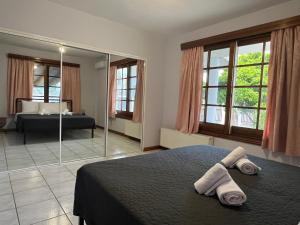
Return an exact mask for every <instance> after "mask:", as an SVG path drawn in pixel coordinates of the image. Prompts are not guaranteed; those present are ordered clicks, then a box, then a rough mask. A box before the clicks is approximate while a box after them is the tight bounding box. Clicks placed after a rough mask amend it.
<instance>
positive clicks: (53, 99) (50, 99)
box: [49, 97, 59, 102]
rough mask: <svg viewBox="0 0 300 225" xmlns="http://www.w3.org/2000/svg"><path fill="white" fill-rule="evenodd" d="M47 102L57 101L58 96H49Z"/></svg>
mask: <svg viewBox="0 0 300 225" xmlns="http://www.w3.org/2000/svg"><path fill="white" fill-rule="evenodd" d="M49 102H59V98H56V97H49Z"/></svg>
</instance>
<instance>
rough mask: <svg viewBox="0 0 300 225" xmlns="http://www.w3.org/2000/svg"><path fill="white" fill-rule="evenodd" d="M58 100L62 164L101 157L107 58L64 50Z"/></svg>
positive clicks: (103, 150)
mask: <svg viewBox="0 0 300 225" xmlns="http://www.w3.org/2000/svg"><path fill="white" fill-rule="evenodd" d="M63 62H64V63H63V73H62V74H63V75H62V98H63V99H65V100H67V101H69V102H70V103H72V110H69V111H68V110H64V109H63V110H62V161H63V162H66V161H72V160H82V159H86V158H94V157H100V156H104V154H105V132H104V124H105V109H106V93H107V90H106V86H107V65H108V55H107V54H104V53H99V52H94V51H87V50H83V49H78V48H72V47H64V53H63Z"/></svg>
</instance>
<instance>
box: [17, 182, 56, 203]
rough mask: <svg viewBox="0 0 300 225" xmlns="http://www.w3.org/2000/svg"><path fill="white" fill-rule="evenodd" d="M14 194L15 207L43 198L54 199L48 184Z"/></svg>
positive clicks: (36, 201)
mask: <svg viewBox="0 0 300 225" xmlns="http://www.w3.org/2000/svg"><path fill="white" fill-rule="evenodd" d="M14 196H15V200H16V205H17V207H21V206H24V205H29V204H33V203H38V202H40V201H43V200H48V199H54V196H53V194H52V192H51V191H50V189H49V188H48V186H46V187H39V188H34V189H30V190H26V191H21V192H17V193H15V194H14Z"/></svg>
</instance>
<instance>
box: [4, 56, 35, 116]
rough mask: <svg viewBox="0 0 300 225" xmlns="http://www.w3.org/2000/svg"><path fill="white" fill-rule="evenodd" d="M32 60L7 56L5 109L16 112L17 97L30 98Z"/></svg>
mask: <svg viewBox="0 0 300 225" xmlns="http://www.w3.org/2000/svg"><path fill="white" fill-rule="evenodd" d="M33 77H34V62H33V61H31V60H27V59H16V58H10V57H9V58H8V64H7V87H8V88H7V90H8V92H7V110H8V114H9V115H12V114H15V113H16V99H17V98H32V89H33Z"/></svg>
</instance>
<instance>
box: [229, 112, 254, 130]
mask: <svg viewBox="0 0 300 225" xmlns="http://www.w3.org/2000/svg"><path fill="white" fill-rule="evenodd" d="M256 121H257V109H237V108H234V109H233V115H232V125H233V126H236V127H247V128H253V129H255V128H256Z"/></svg>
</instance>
